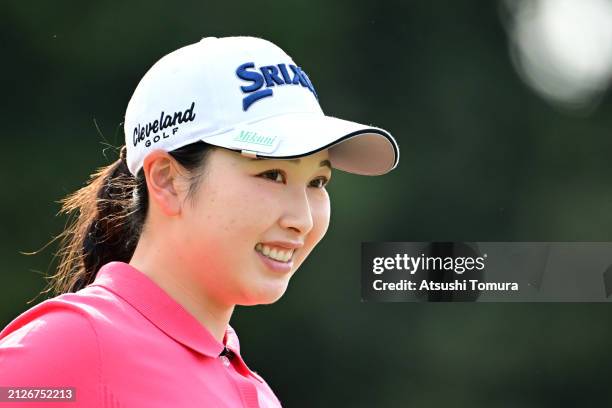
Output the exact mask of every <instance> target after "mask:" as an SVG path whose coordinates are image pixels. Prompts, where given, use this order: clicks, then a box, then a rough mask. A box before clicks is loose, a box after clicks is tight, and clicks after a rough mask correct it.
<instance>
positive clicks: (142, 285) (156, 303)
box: [90, 261, 240, 357]
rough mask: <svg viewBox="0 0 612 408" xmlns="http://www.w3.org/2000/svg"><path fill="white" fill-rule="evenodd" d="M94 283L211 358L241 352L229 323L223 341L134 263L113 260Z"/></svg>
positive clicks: (175, 337) (182, 341) (100, 272)
mask: <svg viewBox="0 0 612 408" xmlns="http://www.w3.org/2000/svg"><path fill="white" fill-rule="evenodd" d="M90 286H102V287H104V288H106V289H108V290H110V291H111V292H113V293H115V294H116V295H117V296H119V297H121V298H122V299H124V300H125V301H126V302H128V303H129V304H130V305H132V306H133V307H134V308H135V309H136V310H138V311H139V312H140V313H141V314H142V315H143V316H144V317H146V318H147V319H148V320H149V321H150V322H151V323H153V324H154V325H155V326H157V327H158V328H159V329H160V330H161V331H163V332H164V333H166V334H167V335H168V336H170V337H171V338H173V339H174V340H176V341H178V342H179V343H181V344H183V345H185V346H187V347H189V348H191V349H193V350H195V351H197V352H199V353H201V354H204V355H206V356H209V357H218V356H219V354H220V353H221V352H222V351H223V349H224V347H227V348H228V349H230V350H231V351H233V352H234V353H236V354H238V355H240V343H239V341H238V336H237V335H236V332H235V331H234V329H233V328H232V327H231V326H230V325H229V324H228V325H227V328H226V330H225V334H224V335H223V343H220V342H219V341H217V339H215V337H214V336H213V335H212V334H211V333H210V332H209V331H208V330H207V329H206V328H205V327H204V326H203V325H202V324H201V323H200V322H199V321H198V320H197V319H196V318H195V317H193V315H191V313H189V312H188V311H187V310H186V309H185V308H183V306H181V305H180V304H179V303H178V302H177V301H176V300H174V299H173V298H171V297H170V295H168V294H167V293H166V292H165V291H164V290H163V289H162V288H160V287H159V286H158V285H157V284H156V283H155V282H154V281H153V280H152V279H151V278H149V277H148V276H147V275H145V274H144V273H142V272H141V271H139V270H138V269H136V268H134V267H133V266H132V265H130V264H128V263H125V262H119V261H112V262H109V263H107V264H105V265H103V266H102V267H101V268H100V270H99V271H98V274H97V275H96V278H95V280H94V282H93V283H91V285H90Z"/></svg>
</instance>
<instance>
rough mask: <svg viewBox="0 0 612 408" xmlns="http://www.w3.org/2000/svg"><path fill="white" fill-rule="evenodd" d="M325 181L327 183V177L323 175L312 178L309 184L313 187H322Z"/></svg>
mask: <svg viewBox="0 0 612 408" xmlns="http://www.w3.org/2000/svg"><path fill="white" fill-rule="evenodd" d="M327 183H329V179H328V178H327V177H325V176H321V177H317V178H316V179H314V180H312V182H311V183H310V185H311V186H313V187H315V188H323V187H325V186H326V185H327Z"/></svg>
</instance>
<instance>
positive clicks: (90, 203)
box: [41, 141, 212, 295]
mask: <svg viewBox="0 0 612 408" xmlns="http://www.w3.org/2000/svg"><path fill="white" fill-rule="evenodd" d="M211 147H212V146H210V145H208V144H206V143H204V142H201V141H199V142H196V143H192V144H190V145H186V146H183V147H181V148H179V149H176V150H174V151H172V152H168V154H170V155H171V156H172V157H173V158H174V159H175V160H176V161H177V162H178V163H179V164H181V165H182V166H183V167H184V168H185V169H187V170H188V172H189V173H190V175H191V178H190V188H189V192H188V197H189V198H192V197H193V195H194V194H195V192H196V190H197V186H198V184H199V181H200V176H201V175H202V171H196V169H197V168H199V167H200V166H203V165H204V162H205V158H206V157H207V156H208V153H209V152H211V151H212V149H211ZM148 198H149V196H148V193H147V184H146V180H145V176H144V172H143V170H142V168H141V169H140V170H139V172H138V174H137V176H136V177H134V176H133V175H132V173H130V171H129V169H128V166H127V162H126V147H125V146H123V147H122V148H121V150H120V154H119V158H118V159H117V160H116V161H115V162H114V163H112V164H110V165H108V166H105V167H100V168H98V169H97V171H96V172H95V173H94V174H92V175H91V176H90V179H89V181H88V182H87V184H86V185H85V186H84V187H82V188H80V189H79V190H77V191H75V192H73V193H71V194H69V195H67V196H66V197H65V198H63V199H62V200H60V201H59V202H58V203H60V204H61V205H62V207H61V209H60V211H59V212H58V215H59V214H66V215H68V217H69V220H68V223H67V225H68V226H67V227H66V229H65V230H64V231H62V233H61V234H60V235H58V236H57V237H55V238H54V239H53V240H52V241H51V242H53V241H55V240H56V239H61V240H60V249H59V251H58V252H57V253H56V254H55V256H56V257H59V263H58V267H57V271H56V273H55V274H53V275H51V276H49V277H46V279H47V280H48V281H49V282H48V287H47V288H46V289H45V290H44V291H43V292H41V293H47V292H49V291H51V290H52V291H53V292H54V294H56V295H59V294H62V293H67V292H76V291H78V290H79V289H82V288H84V287H85V286H87V285H89V284H90V283H92V282H93V281H94V279H95V277H96V274H97V272H98V270H99V269H100V267H102V266H103V265H104V264H106V263H108V262H111V261H121V262H126V263H127V262H129V261H130V260H131V258H132V256H133V254H134V250H135V249H136V244H137V243H138V240H139V238H140V235H141V233H142V230H143V227H144V223H145V219H146V216H147V211H148V204H149V202H148V201H149V200H148Z"/></svg>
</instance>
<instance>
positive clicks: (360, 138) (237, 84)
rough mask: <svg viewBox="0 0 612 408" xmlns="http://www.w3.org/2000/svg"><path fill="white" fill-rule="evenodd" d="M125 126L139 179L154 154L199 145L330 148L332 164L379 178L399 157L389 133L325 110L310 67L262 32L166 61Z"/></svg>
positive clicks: (254, 149)
mask: <svg viewBox="0 0 612 408" xmlns="http://www.w3.org/2000/svg"><path fill="white" fill-rule="evenodd" d="M124 131H125V145H126V149H127V152H126V160H127V165H128V167H129V169H130V172H131V173H132V174H133V175H134V176H135V175H136V174H137V173H138V171H139V170H140V168H141V167H142V165H143V162H144V159H145V157H146V156H147V155H148V154H149V153H150V152H151V151H153V150H157V149H162V150H164V151H172V150H174V149H178V148H179V147H182V146H185V145H187V144H191V143H195V142H197V141H203V142H206V143H209V144H212V145H215V146H220V147H224V148H227V149H231V150H234V151H237V152H240V153H242V154H243V155H245V156H249V157H260V158H273V159H294V158H298V157H301V156H306V155H309V154H312V153H316V152H317V151H319V150H322V149H326V148H327V149H329V160H330V162H331V164H332V167H334V168H337V169H339V170H343V171H346V172H350V173H355V174H362V175H372V176H374V175H380V174H384V173H387V172H388V171H390V170H392V169H394V168H395V167H396V166H397V164H398V161H399V147H398V145H397V142H396V141H395V139H394V138H393V137H392V136H391V134H390V133H389V132H387V131H386V130H383V129H380V128H378V127H374V126H368V125H362V124H360V123H356V122H351V121H347V120H343V119H338V118H335V117H331V116H326V115H325V114H324V113H323V111H322V110H321V107H320V106H319V101H318V95H317V93H316V91H315V89H314V86H313V84H312V82H311V81H310V79H309V78H308V75H306V73H305V72H304V70H302V69H301V68H300V67H299V66H297V65H296V64H295V63H294V62H293V60H292V59H291V57H289V55H287V54H286V53H285V52H284V51H283V50H282V49H280V48H279V47H278V46H276V45H274V44H273V43H271V42H269V41H267V40H264V39H261V38H256V37H243V36H240V37H238V36H237V37H223V38H216V37H205V38H202V39H201V40H200V41H199V42H197V43H194V44H190V45H187V46H184V47H182V48H179V49H178V50H176V51H173V52H171V53H169V54H167V55H165V56H164V57H162V58H161V59H160V60H159V61H157V62H156V63H155V64H154V65H153V66H152V67H151V68H150V69H149V70H148V71H147V73H146V74H145V75H144V76H143V78H142V79H141V80H140V82H139V84H138V86H137V87H136V90H135V91H134V94H133V95H132V98H131V99H130V101H129V103H128V106H127V110H126V113H125V122H124Z"/></svg>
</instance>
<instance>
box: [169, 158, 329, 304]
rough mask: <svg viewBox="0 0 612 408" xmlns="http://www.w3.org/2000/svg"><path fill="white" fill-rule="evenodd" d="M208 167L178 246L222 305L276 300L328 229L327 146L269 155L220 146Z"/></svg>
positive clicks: (203, 287)
mask: <svg viewBox="0 0 612 408" xmlns="http://www.w3.org/2000/svg"><path fill="white" fill-rule="evenodd" d="M204 167H205V169H204V174H203V178H202V180H201V184H200V186H199V189H198V191H197V193H196V196H195V197H194V204H193V205H189V204H186V205H184V206H183V211H182V219H181V222H182V223H184V225H182V231H184V236H183V242H182V243H178V246H179V248H180V252H181V257H182V258H184V260H185V261H187V263H188V269H189V271H190V273H191V274H192V275H194V276H192V277H191V278H192V280H193V281H194V282H196V284H197V285H200V288H199V289H200V290H202V291H204V292H205V293H206V295H207V296H211V297H212V298H213V299H215V300H216V301H217V302H220V303H221V304H227V305H231V304H239V305H253V304H265V303H272V302H275V301H276V300H278V299H279V298H280V297H281V296H282V295H283V293H284V292H285V290H286V289H287V285H288V283H289V279H290V278H291V276H292V275H293V274H294V273H295V271H296V270H297V268H298V267H299V266H300V265H301V264H302V262H303V261H304V259H306V257H307V256H308V254H309V253H310V251H312V249H313V248H314V247H315V245H317V243H318V242H319V241H320V240H321V238H323V236H324V235H325V232H326V231H327V227H328V225H329V216H330V203H329V196H328V194H327V191H326V190H325V187H324V186H325V184H326V183H327V181H328V180H329V179H330V178H331V168H330V166H329V160H328V152H327V150H323V151H320V152H318V153H316V154H312V155H310V156H306V157H302V158H300V159H299V160H268V159H251V158H249V157H245V156H242V155H240V154H239V153H236V152H233V151H230V150H226V149H222V148H218V149H214V150H213V151H212V152H211V153H210V155H209V156H208V159H207V162H206V164H205V165H204ZM271 257H273V258H276V260H274V259H271Z"/></svg>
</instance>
